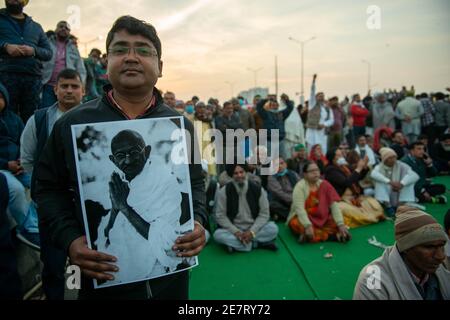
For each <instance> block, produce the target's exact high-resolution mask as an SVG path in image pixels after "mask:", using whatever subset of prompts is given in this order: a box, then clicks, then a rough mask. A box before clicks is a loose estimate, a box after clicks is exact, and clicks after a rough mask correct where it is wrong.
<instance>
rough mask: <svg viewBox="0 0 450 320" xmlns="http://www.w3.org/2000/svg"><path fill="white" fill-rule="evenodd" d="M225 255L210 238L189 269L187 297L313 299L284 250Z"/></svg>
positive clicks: (221, 248)
mask: <svg viewBox="0 0 450 320" xmlns="http://www.w3.org/2000/svg"><path fill="white" fill-rule="evenodd" d="M277 244H278V245H279V247H280V250H278V251H277V252H272V251H267V250H263V249H259V250H253V251H252V252H250V253H240V252H234V253H232V254H229V253H227V252H226V250H225V249H224V248H223V247H222V246H219V245H218V244H216V243H214V241H211V242H210V243H209V244H208V245H207V246H206V248H205V249H204V250H203V251H202V253H201V254H200V256H199V266H198V267H196V268H194V269H193V270H192V272H191V282H190V298H191V299H194V300H196V299H208V300H218V299H223V300H229V299H243V300H249V299H255V300H264V299H267V300H270V299H273V300H283V299H286V300H292V299H314V298H315V297H314V295H313V293H312V291H311V289H310V288H309V287H308V284H307V283H306V279H305V277H304V276H303V275H302V274H301V273H300V272H299V270H298V267H297V266H296V264H295V260H293V259H292V257H291V256H290V254H289V252H288V250H287V249H286V248H284V247H283V244H282V243H281V242H280V241H277Z"/></svg>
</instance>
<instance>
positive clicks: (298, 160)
mask: <svg viewBox="0 0 450 320" xmlns="http://www.w3.org/2000/svg"><path fill="white" fill-rule="evenodd" d="M307 162H308V155H307V154H306V148H305V146H304V145H303V144H298V145H296V146H295V147H294V152H293V153H292V157H291V158H290V159H288V160H287V161H286V163H287V166H288V169H289V170H292V171H294V172H295V173H296V174H298V176H299V177H300V178H303V167H304V166H305V165H306V163H307Z"/></svg>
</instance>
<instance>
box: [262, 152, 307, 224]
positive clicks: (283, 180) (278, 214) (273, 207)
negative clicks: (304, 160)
mask: <svg viewBox="0 0 450 320" xmlns="http://www.w3.org/2000/svg"><path fill="white" fill-rule="evenodd" d="M274 162H275V163H274V167H275V168H278V172H277V173H275V174H274V175H272V176H269V178H268V184H267V191H269V192H270V195H271V200H270V202H269V203H270V214H271V215H272V218H273V220H275V221H278V220H283V221H285V220H286V218H287V217H288V215H289V212H290V210H291V205H292V192H293V191H294V187H295V185H296V184H297V182H298V181H299V180H300V178H299V176H298V175H297V173H295V172H294V171H292V170H289V169H288V168H287V164H286V161H284V159H283V158H278V159H275V161H274Z"/></svg>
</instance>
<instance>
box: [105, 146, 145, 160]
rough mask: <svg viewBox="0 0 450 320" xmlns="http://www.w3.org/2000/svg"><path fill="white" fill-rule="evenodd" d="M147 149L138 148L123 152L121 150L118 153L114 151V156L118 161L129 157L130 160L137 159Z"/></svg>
mask: <svg viewBox="0 0 450 320" xmlns="http://www.w3.org/2000/svg"><path fill="white" fill-rule="evenodd" d="M144 150H145V148H136V149H133V150H131V151H129V152H122V151H119V152H117V153H114V154H113V156H114V158H116V160H117V161H119V162H122V161H125V159H126V158H127V157H128V159H129V160H136V159H138V158H139V157H140V155H141V154H142V152H143V151H144Z"/></svg>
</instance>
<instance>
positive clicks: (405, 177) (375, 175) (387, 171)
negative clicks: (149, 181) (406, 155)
mask: <svg viewBox="0 0 450 320" xmlns="http://www.w3.org/2000/svg"><path fill="white" fill-rule="evenodd" d="M380 155H381V163H380V164H379V165H377V166H376V167H375V169H373V171H372V173H371V177H372V179H373V182H374V184H375V199H377V200H378V201H379V202H381V204H382V205H383V206H384V208H385V211H386V214H387V215H388V216H392V215H393V214H394V213H395V211H396V208H397V207H398V206H399V205H401V204H405V203H408V202H415V201H416V198H415V194H414V184H415V183H416V182H417V181H418V180H419V176H418V175H417V173H415V172H414V171H413V170H412V169H411V167H410V166H408V165H407V164H406V163H403V162H401V161H397V154H396V153H395V151H394V150H392V149H390V148H381V149H380Z"/></svg>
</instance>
